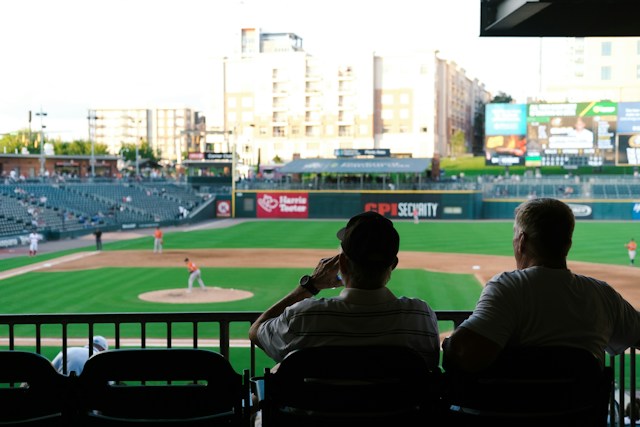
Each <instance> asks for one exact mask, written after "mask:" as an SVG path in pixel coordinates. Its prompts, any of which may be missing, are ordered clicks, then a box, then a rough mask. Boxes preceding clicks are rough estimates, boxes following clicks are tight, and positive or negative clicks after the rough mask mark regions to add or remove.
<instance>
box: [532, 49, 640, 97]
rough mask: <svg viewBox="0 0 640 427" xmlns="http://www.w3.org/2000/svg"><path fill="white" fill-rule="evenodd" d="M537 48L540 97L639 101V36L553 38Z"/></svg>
mask: <svg viewBox="0 0 640 427" xmlns="http://www.w3.org/2000/svg"><path fill="white" fill-rule="evenodd" d="M541 49H542V55H541V57H542V65H541V80H542V81H541V89H542V91H541V92H542V93H541V98H542V99H543V100H545V101H547V102H586V101H598V100H610V101H614V102H624V101H640V37H588V38H568V39H558V40H556V39H554V40H553V43H547V44H543V45H541Z"/></svg>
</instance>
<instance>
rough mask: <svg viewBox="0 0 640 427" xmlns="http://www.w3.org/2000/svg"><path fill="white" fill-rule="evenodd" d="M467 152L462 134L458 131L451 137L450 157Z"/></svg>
mask: <svg viewBox="0 0 640 427" xmlns="http://www.w3.org/2000/svg"><path fill="white" fill-rule="evenodd" d="M466 152H467V146H466V144H465V135H464V132H463V131H461V130H460V129H458V130H457V131H455V132H454V133H453V135H451V155H452V156H453V157H457V156H459V155H461V154H464V153H466Z"/></svg>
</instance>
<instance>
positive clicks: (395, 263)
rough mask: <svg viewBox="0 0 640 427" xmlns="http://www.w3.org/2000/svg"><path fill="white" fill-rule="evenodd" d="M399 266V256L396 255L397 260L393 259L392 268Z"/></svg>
mask: <svg viewBox="0 0 640 427" xmlns="http://www.w3.org/2000/svg"><path fill="white" fill-rule="evenodd" d="M397 266H398V257H396V259H395V261H393V264H391V269H392V270H395V268H396V267H397Z"/></svg>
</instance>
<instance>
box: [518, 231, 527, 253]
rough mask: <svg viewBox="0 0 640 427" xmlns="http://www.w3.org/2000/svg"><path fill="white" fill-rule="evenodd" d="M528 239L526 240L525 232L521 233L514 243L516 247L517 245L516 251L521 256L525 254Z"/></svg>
mask: <svg viewBox="0 0 640 427" xmlns="http://www.w3.org/2000/svg"><path fill="white" fill-rule="evenodd" d="M528 241H529V239H528V238H527V235H526V233H525V232H523V231H521V232H520V234H519V235H518V239H517V241H516V243H517V245H518V251H519V252H520V253H521V254H523V253H524V252H525V247H526V246H527V243H528Z"/></svg>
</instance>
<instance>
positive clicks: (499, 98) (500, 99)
mask: <svg viewBox="0 0 640 427" xmlns="http://www.w3.org/2000/svg"><path fill="white" fill-rule="evenodd" d="M512 102H513V98H512V97H511V95H509V94H507V93H505V92H502V91H500V92H498V94H497V95H496V96H494V97H493V99H492V100H491V103H492V104H499V103H502V104H511V103H512Z"/></svg>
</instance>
